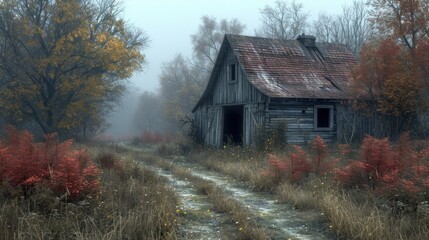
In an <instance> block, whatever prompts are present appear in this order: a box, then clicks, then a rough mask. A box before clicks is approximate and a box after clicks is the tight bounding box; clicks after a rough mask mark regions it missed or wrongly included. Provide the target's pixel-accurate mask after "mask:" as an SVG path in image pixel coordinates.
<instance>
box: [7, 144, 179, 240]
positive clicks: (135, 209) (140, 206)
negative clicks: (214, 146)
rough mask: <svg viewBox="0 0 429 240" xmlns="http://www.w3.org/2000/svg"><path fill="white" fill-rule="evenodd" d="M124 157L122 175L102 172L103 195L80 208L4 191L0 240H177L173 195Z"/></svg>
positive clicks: (41, 192) (44, 191)
mask: <svg viewBox="0 0 429 240" xmlns="http://www.w3.org/2000/svg"><path fill="white" fill-rule="evenodd" d="M103 151H104V150H100V149H96V148H93V149H92V154H94V156H96V155H97V154H99V153H100V152H103ZM120 157H121V159H122V162H121V164H122V171H120V172H118V171H115V170H113V169H112V170H104V171H103V174H102V192H101V193H100V194H99V195H98V196H97V197H95V198H88V199H84V200H82V201H79V202H73V203H67V202H64V201H63V200H61V201H60V200H59V199H58V198H56V197H54V195H53V194H52V193H51V192H50V190H49V189H48V188H44V187H39V188H37V192H35V193H33V194H32V195H31V196H22V195H21V193H20V192H19V191H18V190H16V189H8V188H7V186H5V185H3V186H2V187H1V188H0V189H1V192H0V239H107V240H108V239H177V233H176V229H177V223H176V222H177V220H178V219H177V217H176V214H175V210H176V206H177V204H178V199H177V197H175V193H174V191H173V190H172V189H170V188H168V187H166V186H165V181H164V180H163V179H161V178H159V177H158V176H157V175H156V174H155V173H153V172H151V171H149V170H147V169H142V168H140V167H139V166H138V165H137V164H136V163H135V162H133V161H132V159H130V156H128V155H126V154H125V155H120Z"/></svg>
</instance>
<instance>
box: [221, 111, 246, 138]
mask: <svg viewBox="0 0 429 240" xmlns="http://www.w3.org/2000/svg"><path fill="white" fill-rule="evenodd" d="M224 116H225V117H224V122H223V143H224V144H225V143H232V144H235V145H242V144H243V106H228V107H225V108H224Z"/></svg>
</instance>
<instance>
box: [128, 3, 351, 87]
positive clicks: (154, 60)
mask: <svg viewBox="0 0 429 240" xmlns="http://www.w3.org/2000/svg"><path fill="white" fill-rule="evenodd" d="M274 2H275V0H266V1H263V0H124V5H123V6H124V18H125V19H126V20H128V21H129V22H130V23H132V24H133V25H134V26H136V27H138V28H140V29H142V30H144V31H145V32H146V33H147V34H148V35H149V37H150V38H151V43H150V47H149V48H148V49H146V50H145V51H144V54H145V56H146V61H147V65H146V66H145V69H144V71H143V72H139V73H136V74H135V76H133V78H132V79H131V80H132V82H133V83H134V84H135V85H136V86H137V87H138V88H139V89H141V90H149V91H155V90H156V89H158V87H159V84H158V76H159V75H160V72H161V67H162V63H163V62H168V61H170V60H172V59H173V58H174V56H175V55H177V54H178V53H183V55H184V56H186V57H191V55H192V45H191V37H190V35H191V34H194V33H195V32H196V31H197V30H198V26H199V25H200V23H201V16H203V15H209V16H214V17H216V18H217V19H218V20H219V19H223V18H226V19H228V20H229V19H231V18H237V19H238V20H239V21H240V22H241V23H243V24H245V25H246V29H245V31H244V34H245V35H254V30H255V29H256V28H259V26H260V9H262V8H263V7H264V6H265V5H270V6H274ZM297 2H301V3H302V4H303V6H304V9H305V11H307V12H309V13H310V16H311V17H314V18H316V17H317V15H318V14H319V13H320V12H325V13H332V14H339V13H341V11H342V7H343V5H345V4H347V5H350V4H351V3H352V0H297ZM308 34H311V33H308Z"/></svg>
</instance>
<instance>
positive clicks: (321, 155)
mask: <svg viewBox="0 0 429 240" xmlns="http://www.w3.org/2000/svg"><path fill="white" fill-rule="evenodd" d="M311 150H312V159H311V160H312V165H313V172H314V174H316V175H320V174H326V173H329V172H331V171H332V170H333V168H334V166H335V165H336V164H337V162H338V159H332V160H331V159H330V158H329V152H328V145H327V144H326V143H325V141H323V139H322V138H321V137H320V136H316V137H315V138H314V139H313V141H312V142H311Z"/></svg>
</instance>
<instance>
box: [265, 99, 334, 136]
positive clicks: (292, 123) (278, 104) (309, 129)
mask: <svg viewBox="0 0 429 240" xmlns="http://www.w3.org/2000/svg"><path fill="white" fill-rule="evenodd" d="M315 105H317V106H320V105H326V106H333V111H334V112H333V127H332V129H331V130H326V131H315V130H314V129H315V126H314V124H315V119H314V118H315V115H314V106H315ZM336 105H337V103H336V102H334V101H323V100H292V99H273V100H272V101H271V102H270V103H269V107H268V110H267V113H266V116H265V118H266V119H265V122H266V128H267V129H270V130H275V129H276V128H278V126H279V125H280V124H282V123H284V124H286V136H285V138H286V141H287V142H288V143H291V144H305V143H308V142H310V141H311V140H312V139H313V138H314V137H315V136H316V135H319V136H320V137H322V138H323V139H324V140H325V141H326V142H333V141H334V140H335V139H336V132H337V111H336Z"/></svg>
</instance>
